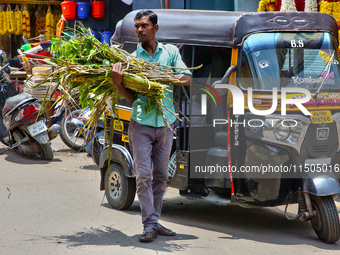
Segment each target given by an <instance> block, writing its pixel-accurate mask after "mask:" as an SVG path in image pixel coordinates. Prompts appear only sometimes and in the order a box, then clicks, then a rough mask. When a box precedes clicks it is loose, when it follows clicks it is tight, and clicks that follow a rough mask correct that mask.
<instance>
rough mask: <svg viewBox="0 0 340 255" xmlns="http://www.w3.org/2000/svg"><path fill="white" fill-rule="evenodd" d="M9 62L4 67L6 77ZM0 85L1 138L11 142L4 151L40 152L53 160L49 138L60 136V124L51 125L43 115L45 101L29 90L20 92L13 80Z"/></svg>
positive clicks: (1, 140) (3, 74)
mask: <svg viewBox="0 0 340 255" xmlns="http://www.w3.org/2000/svg"><path fill="white" fill-rule="evenodd" d="M8 65H9V64H7V65H5V66H4V67H2V68H1V69H0V76H1V77H3V79H4V78H5V76H6V74H5V73H4V72H3V70H4V69H5V68H6V67H8ZM3 79H2V80H3ZM0 88H1V89H0V113H1V116H0V142H1V143H3V144H4V145H6V146H7V148H6V149H5V150H4V151H2V152H1V153H0V155H1V154H4V153H5V152H7V151H9V150H12V149H15V151H16V152H18V153H20V154H21V155H25V156H33V155H36V154H38V155H40V156H41V158H42V159H44V160H52V159H53V150H52V148H51V145H50V143H49V142H50V141H51V140H52V139H54V138H56V137H57V136H58V133H59V131H60V126H59V125H58V124H54V125H52V126H51V127H50V128H49V129H47V127H46V123H45V122H46V120H45V118H44V117H43V116H40V115H39V112H40V108H41V104H40V103H39V102H38V100H37V99H35V98H34V97H32V96H31V95H29V94H26V93H22V94H17V91H16V89H15V87H14V84H13V83H12V82H10V81H8V80H7V81H6V82H3V83H0Z"/></svg>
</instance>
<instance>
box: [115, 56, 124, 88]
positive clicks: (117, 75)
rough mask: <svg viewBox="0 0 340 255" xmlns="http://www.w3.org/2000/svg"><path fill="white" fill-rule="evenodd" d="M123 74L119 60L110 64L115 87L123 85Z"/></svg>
mask: <svg viewBox="0 0 340 255" xmlns="http://www.w3.org/2000/svg"><path fill="white" fill-rule="evenodd" d="M123 74H124V72H123V69H122V63H121V62H118V63H116V64H112V83H113V85H114V86H115V87H116V88H117V89H119V88H120V87H122V86H123V84H122V82H123Z"/></svg>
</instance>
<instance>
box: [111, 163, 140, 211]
mask: <svg viewBox="0 0 340 255" xmlns="http://www.w3.org/2000/svg"><path fill="white" fill-rule="evenodd" d="M105 185H106V187H105V195H106V199H107V201H108V202H109V204H110V205H111V206H112V208H114V209H118V210H126V209H128V208H129V207H130V206H131V205H132V203H133V201H134V200H135V195H136V180H135V178H129V177H127V176H126V175H125V174H124V172H123V169H122V167H121V166H120V165H119V164H117V163H114V162H111V165H110V170H109V172H108V171H106V174H105Z"/></svg>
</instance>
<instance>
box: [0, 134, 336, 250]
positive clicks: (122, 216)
mask: <svg viewBox="0 0 340 255" xmlns="http://www.w3.org/2000/svg"><path fill="white" fill-rule="evenodd" d="M52 145H53V147H54V148H58V149H59V151H58V152H56V153H55V159H54V160H53V161H52V162H44V161H41V160H39V159H38V158H31V159H28V158H24V157H20V156H18V155H16V154H15V153H14V152H9V153H7V154H4V155H1V156H0V164H1V179H0V205H1V206H0V215H1V216H0V229H1V231H0V254H91V255H93V254H195V255H200V254H204V255H206V254H233V255H234V254H308V253H313V254H339V250H340V242H339V243H337V244H333V245H327V244H324V243H322V242H321V241H319V240H318V239H317V237H316V235H315V234H314V231H313V229H312V227H311V225H310V224H309V223H303V222H297V221H289V220H287V219H286V218H285V216H284V214H283V213H282V208H281V207H280V208H258V209H243V208H241V207H238V206H228V207H221V206H213V205H208V204H205V203H201V202H198V201H192V200H187V199H185V198H182V197H180V196H178V192H177V190H175V189H168V191H167V193H166V197H165V199H164V200H165V201H164V210H163V215H162V220H161V223H162V224H164V225H166V226H167V227H170V228H172V229H173V230H174V231H176V232H177V233H178V235H177V236H175V237H162V236H160V237H158V238H157V239H156V240H155V241H154V242H153V243H148V244H145V243H140V242H139V241H138V236H139V234H140V233H141V232H142V226H141V223H140V220H141V218H140V210H139V205H138V201H137V199H136V200H135V202H134V203H133V205H132V207H131V208H130V209H129V210H127V211H116V210H113V209H111V208H110V206H109V205H108V204H107V202H106V200H105V199H104V200H103V192H101V191H99V180H100V173H99V169H98V167H97V166H96V165H94V163H93V162H92V159H91V158H90V157H88V156H86V153H77V154H74V153H72V152H71V151H70V150H69V149H68V148H67V147H66V146H65V145H63V143H62V142H61V140H60V139H59V138H58V139H57V140H56V141H53V144H52ZM339 202H340V201H339ZM292 209H294V208H292Z"/></svg>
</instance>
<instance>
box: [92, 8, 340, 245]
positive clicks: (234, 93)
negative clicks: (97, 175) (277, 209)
mask: <svg viewBox="0 0 340 255" xmlns="http://www.w3.org/2000/svg"><path fill="white" fill-rule="evenodd" d="M154 11H155V13H156V14H157V15H158V20H159V22H158V24H159V27H160V29H159V31H158V32H157V40H158V41H160V42H162V43H172V44H174V45H176V46H177V47H178V48H179V49H180V52H181V54H182V58H183V60H184V62H185V63H186V64H187V66H189V67H192V66H199V65H201V64H202V65H203V67H202V68H200V69H198V70H194V71H193V74H192V75H193V76H192V77H193V79H192V84H191V86H190V87H189V88H184V87H176V89H175V91H174V94H175V101H176V102H177V104H178V106H179V110H180V112H179V113H178V116H179V118H181V120H182V121H178V123H176V128H175V130H174V139H173V140H174V143H173V144H174V145H173V154H172V156H171V158H170V159H169V181H168V186H170V187H174V188H177V189H178V190H179V193H180V195H182V196H186V197H191V198H195V199H200V200H204V201H207V202H210V203H214V204H220V205H228V204H229V203H237V204H238V205H240V206H243V207H249V206H280V205H287V206H288V205H289V204H293V203H298V205H299V211H298V213H297V215H296V217H294V219H295V220H297V219H300V220H304V221H310V222H311V224H312V226H313V228H314V230H315V232H316V234H317V236H318V237H319V238H320V239H321V240H322V241H324V242H326V243H334V242H336V241H338V239H339V234H340V224H339V215H338V212H337V208H336V206H335V202H334V199H335V198H336V197H337V196H338V195H339V194H340V187H339V178H340V158H339V154H340V153H339V150H340V140H339V133H340V112H339V109H340V68H339V67H340V66H339V57H338V51H337V49H338V46H339V44H338V26H337V23H336V21H335V20H334V18H333V17H332V16H330V15H327V14H323V13H307V12H261V13H242V12H224V11H196V10H154ZM135 14H136V11H133V12H131V13H129V14H127V16H126V17H125V18H124V19H123V20H121V21H120V22H119V23H118V24H117V27H116V30H115V34H114V35H113V37H112V38H111V42H112V43H118V44H121V45H122V47H123V48H124V49H126V50H128V51H129V52H132V51H133V50H135V49H136V47H137V46H138V40H137V37H136V35H135V32H134V19H133V18H134V16H135ZM118 109H119V111H121V115H120V116H119V117H120V118H119V119H120V121H118V120H116V123H115V127H114V129H115V134H114V144H113V145H112V154H111V158H110V159H109V149H108V147H106V148H105V149H104V150H103V152H102V153H101V155H100V160H99V166H100V169H101V176H102V180H101V186H100V188H101V190H105V192H106V197H107V200H108V202H109V204H110V205H111V206H112V207H113V208H115V209H127V208H129V207H130V205H131V204H132V202H133V201H134V197H135V192H136V187H135V179H134V173H133V158H132V156H131V153H130V149H129V145H128V140H127V135H128V134H127V127H128V124H129V111H131V108H129V107H126V106H118ZM182 114H183V115H186V117H187V118H188V120H189V121H188V120H186V118H184V117H183V116H182ZM109 161H110V168H109V169H107V168H108V167H107V166H108V162H109Z"/></svg>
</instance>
